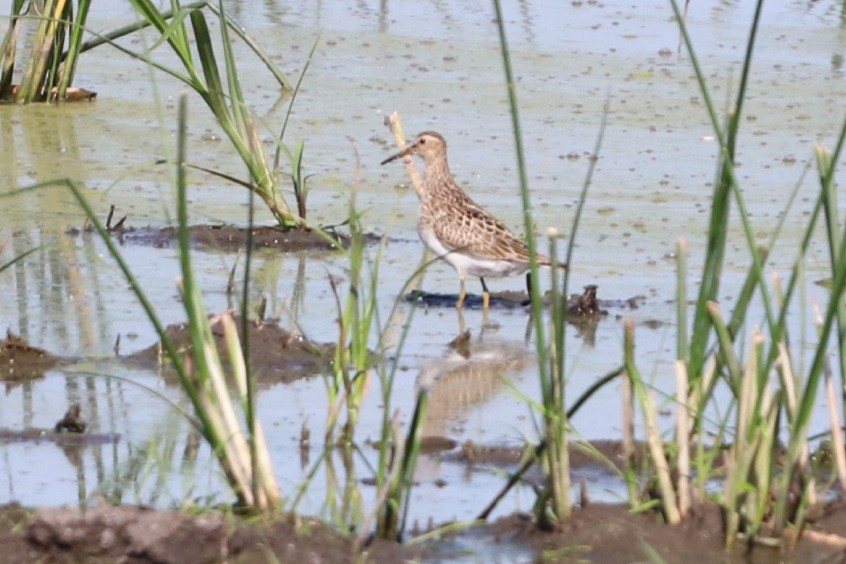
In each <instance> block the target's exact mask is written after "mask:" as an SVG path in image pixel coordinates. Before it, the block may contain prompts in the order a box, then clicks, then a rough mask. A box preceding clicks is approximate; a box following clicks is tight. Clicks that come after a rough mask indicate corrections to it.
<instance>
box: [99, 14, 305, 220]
mask: <svg viewBox="0 0 846 564" xmlns="http://www.w3.org/2000/svg"><path fill="white" fill-rule="evenodd" d="M131 3H132V5H133V7H134V8H135V9H136V11H137V12H138V13H139V14H140V15H141V16H142V17H143V18H144V19H145V20H146V21H147V22H149V24H150V25H152V26H153V27H154V28H155V29H156V30H157V31H158V32H159V33H160V34H161V38H160V39H159V40H158V41H156V42H155V44H154V45H153V47H152V48H151V49H150V50H149V51H148V52H145V53H135V52H132V51H130V50H128V49H126V48H123V47H120V46H119V45H117V44H114V45H115V47H116V48H118V49H120V50H121V51H123V52H125V53H127V54H129V55H132V56H134V57H137V58H139V59H141V60H144V61H147V62H148V63H150V64H151V65H152V66H154V67H155V68H157V69H159V70H162V71H164V72H166V73H168V74H169V75H171V76H173V77H174V78H177V79H178V80H180V81H182V82H183V83H185V84H186V85H187V86H188V87H190V88H191V89H192V90H193V91H194V92H196V93H197V94H199V95H200V97H201V98H202V99H203V101H204V102H205V103H206V104H207V105H208V107H209V109H210V110H211V111H212V113H213V114H214V115H215V117H216V118H217V120H218V123H220V126H221V127H222V128H223V131H224V132H225V133H226V135H227V137H228V138H229V140H230V142H231V143H232V145H233V147H235V150H236V151H237V152H238V154H239V156H240V157H241V159H242V160H243V161H244V164H245V165H246V166H247V170H248V171H249V174H250V180H249V181H248V182H243V181H238V180H236V179H233V178H231V177H230V176H228V175H223V174H219V176H222V177H225V178H227V179H229V180H233V181H235V182H238V183H239V184H242V185H243V186H246V187H247V188H249V189H250V190H252V191H253V192H254V193H255V194H256V195H258V196H259V197H260V198H261V199H262V201H263V202H264V203H265V205H266V206H267V208H268V209H269V210H270V212H271V213H272V214H273V216H274V217H275V218H276V220H277V221H278V222H279V224H280V225H281V226H282V227H286V228H288V227H295V226H299V225H300V224H301V222H302V220H301V218H299V217H297V216H296V215H295V214H294V213H293V212H292V211H291V209H290V208H289V206H288V204H287V203H286V202H285V199H284V197H283V196H282V194H281V191H280V188H279V180H278V175H277V174H276V173H275V171H274V170H273V169H272V168H271V167H270V165H269V163H268V161H267V157H266V156H265V154H264V150H263V148H262V144H261V140H260V138H259V134H258V130H257V129H256V126H255V124H254V123H253V119H252V117H251V116H250V113H249V110H248V106H247V104H246V102H245V100H244V94H243V92H242V90H241V83H240V80H239V77H238V70H237V67H236V64H235V57H234V54H233V48H232V38H231V36H230V25H231V23H230V22H229V20H228V19H227V17H226V12H225V11H224V8H223V4H222V2H221V3H219V5H218V8H217V11H218V15H219V17H220V19H221V23H222V25H221V26H220V41H219V47H220V49H221V50H222V52H223V68H224V70H225V73H226V75H225V83H224V80H223V79H222V77H221V76H220V73H219V71H218V58H217V56H216V55H215V42H214V41H213V39H212V36H211V32H210V30H209V27H208V23H207V22H206V17H205V14H204V13H203V11H202V10H201V8H202V7H204V6H205V5H206V4H207V3H205V2H204V3H199V4H193V5H190V6H185V7H184V8H183V7H182V6H180V4H179V2H173V3H172V5H173V11H172V12H171V14H172V18H171V21H168V19H169V17H170V16H169V15H168V14H165V13H163V12H162V11H160V10H159V9H158V8H157V7H156V6H155V5H154V3H153V2H152V0H131ZM186 21H189V22H190V24H191V26H190V32H189V28H188V25H187V24H186ZM164 43H167V44H168V45H169V46H170V47H171V49H172V50H173V52H174V54H175V55H177V57H178V58H179V61H180V63H181V64H182V71H179V70H177V69H171V68H169V67H166V66H164V65H162V64H159V63H157V62H155V61H154V60H153V59H152V57H151V52H152V51H153V50H155V48H156V47H158V46H159V45H161V44H164ZM195 50H196V53H197V55H196V56H195V55H194V52H195ZM183 71H184V72H183ZM186 73H187V74H186ZM274 76H276V78H277V81H278V83H279V86H280V89H284V88H285V87H286V83H284V82H282V81H281V80H279V75H274ZM203 170H206V171H207V172H211V173H213V174H218V173H215V172H214V171H212V170H208V169H205V168H203Z"/></svg>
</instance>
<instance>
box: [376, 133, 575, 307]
mask: <svg viewBox="0 0 846 564" xmlns="http://www.w3.org/2000/svg"><path fill="white" fill-rule="evenodd" d="M408 155H418V156H419V157H421V158H422V159H423V161H424V163H425V165H426V175H425V177H424V181H423V185H422V186H421V187H420V190H419V191H418V193H417V195H418V196H419V198H420V210H419V217H418V221H417V232H418V233H419V234H420V238H421V239H422V240H423V243H425V245H426V246H427V247H429V249H431V250H432V252H433V253H435V256H437V257H438V258H441V259H443V260H445V261H446V262H448V263H449V264H451V265H452V267H453V268H454V269H455V270H456V271H457V272H458V278H459V280H460V281H461V289H460V291H459V293H458V301H457V302H456V303H455V307H456V308H458V309H461V308H462V307H463V306H464V298H465V297H466V295H467V291H466V290H465V287H464V278H465V277H466V276H467V275H468V274H469V275H471V276H478V277H479V279H480V280H481V282H482V306H483V308H484V309H485V310H487V309H488V306H489V305H490V292H489V291H488V286H487V284H485V277H495V278H499V277H503V276H517V275H519V274H522V273H524V272H526V270H528V269H529V249H528V247H527V246H526V243H525V242H523V240H522V239H520V238H519V237H517V236H516V235H514V233H512V232H511V230H510V229H508V227H506V226H505V224H504V223H502V222H501V221H500V220H498V219H497V218H495V217H494V216H493V215H491V214H490V213H488V212H487V211H485V210H484V209H482V207H480V206H479V205H478V204H477V203H476V202H474V201H473V200H472V199H471V198H470V196H468V195H467V194H465V193H464V190H462V189H461V188H460V187H459V186H458V185H457V184H456V183H455V179H454V178H453V177H452V173H451V172H450V171H449V162H448V160H447V151H446V140H445V139H444V138H443V136H442V135H441V134H440V133H436V132H434V131H424V132H423V133H421V134H420V135H418V136H417V137H415V138H414V140H413V141H412V142H411V143H410V144H409V145H408V146H407V147H405V148H404V149H403V150H401V151H400V152H398V153H396V154H395V155H393V156H390V157H388V158H387V159H385V160H384V161H382V164H383V165H384V164H386V163H389V162H391V161H393V160H395V159H398V158H400V157H405V156H408ZM537 258H538V264H539V265H540V266H550V265H551V264H552V261H551V260H550V259H549V257H547V256H544V255H541V254H538V255H537ZM559 266H560V267H561V268H565V265H564V264H559Z"/></svg>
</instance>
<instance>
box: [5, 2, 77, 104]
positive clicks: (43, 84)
mask: <svg viewBox="0 0 846 564" xmlns="http://www.w3.org/2000/svg"><path fill="white" fill-rule="evenodd" d="M90 6H91V0H78V1H77V2H76V9H74V2H72V1H70V2H69V1H66V0H47V1H45V2H43V3H41V5H40V6H39V7H36V5H35V4H33V3H32V2H25V1H24V0H13V2H12V3H11V12H10V15H9V27H8V28H7V29H6V33H5V35H4V37H3V43H2V44H0V100H15V101H17V102H19V103H22V104H28V103H30V102H44V101H46V100H48V99H49V100H64V99H66V98H67V97H68V88H70V86H71V83H72V82H73V77H74V73H75V72H76V63H77V60H78V58H79V54H80V47H81V45H82V34H83V31H84V29H85V22H86V19H87V18H88V10H89V8H90ZM26 21H33V22H37V29H36V32H35V36H34V38H33V42H32V49H31V50H30V52H29V53H28V54H25V57H26V65H25V67H24V70H23V71H22V72H21V79H20V80H21V82H20V85H18V86H15V85H14V84H13V83H12V82H13V79H14V74H15V66H16V59H17V57H18V37H19V36H20V33H21V29H22V25H23V23H24V22H26ZM86 95H87V94H86ZM89 97H90V96H89Z"/></svg>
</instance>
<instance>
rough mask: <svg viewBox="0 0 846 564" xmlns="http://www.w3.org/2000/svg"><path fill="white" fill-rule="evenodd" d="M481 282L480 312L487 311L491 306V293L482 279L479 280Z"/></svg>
mask: <svg viewBox="0 0 846 564" xmlns="http://www.w3.org/2000/svg"><path fill="white" fill-rule="evenodd" d="M479 280H481V281H482V311H488V308H489V307H490V305H491V293H490V292H489V291H488V285H487V284H485V279H484V278H479Z"/></svg>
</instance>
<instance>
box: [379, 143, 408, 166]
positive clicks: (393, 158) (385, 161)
mask: <svg viewBox="0 0 846 564" xmlns="http://www.w3.org/2000/svg"><path fill="white" fill-rule="evenodd" d="M413 148H414V143H411V144H409V145H408V146H407V147H406V148H405V149H403V150H402V151H400V152H399V153H396V154H395V155H391V156H390V157H388V158H387V159H385V160H384V161H382V162H381V163H379V164H383V165H384V164H388V163H389V162H391V161H395V160H397V159H398V158H400V157H407V156H408V155H410V154H411V150H412V149H413Z"/></svg>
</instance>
